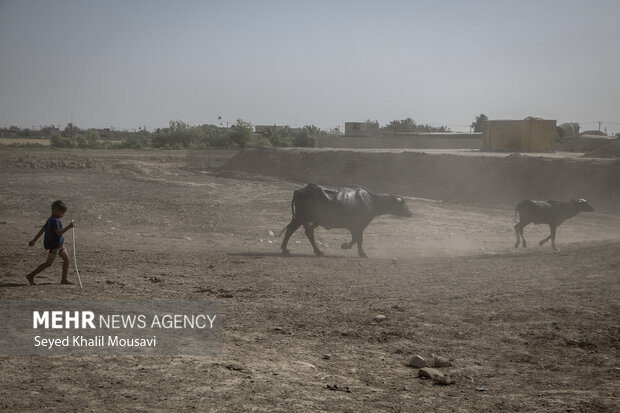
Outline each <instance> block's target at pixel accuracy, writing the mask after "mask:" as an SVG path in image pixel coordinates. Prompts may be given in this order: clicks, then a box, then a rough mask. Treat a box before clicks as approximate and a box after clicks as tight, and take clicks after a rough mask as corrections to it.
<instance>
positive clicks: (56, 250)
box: [48, 247, 65, 254]
mask: <svg viewBox="0 0 620 413" xmlns="http://www.w3.org/2000/svg"><path fill="white" fill-rule="evenodd" d="M64 249H65V247H60V248H52V249H50V250H48V251H49V252H50V254H58V252H60V251H62V250H64Z"/></svg>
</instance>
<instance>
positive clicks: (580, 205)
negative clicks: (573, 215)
mask: <svg viewBox="0 0 620 413" xmlns="http://www.w3.org/2000/svg"><path fill="white" fill-rule="evenodd" d="M572 201H573V205H575V206H576V207H577V209H578V210H579V212H592V211H594V208H592V206H591V205H590V204H588V201H586V200H585V199H580V200H579V201H575V200H574V199H573V200H572Z"/></svg>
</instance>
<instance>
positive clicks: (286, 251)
mask: <svg viewBox="0 0 620 413" xmlns="http://www.w3.org/2000/svg"><path fill="white" fill-rule="evenodd" d="M282 255H284V256H289V255H291V253H290V252H289V251H288V250H282Z"/></svg>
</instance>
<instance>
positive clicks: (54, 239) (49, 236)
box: [26, 201, 74, 285]
mask: <svg viewBox="0 0 620 413" xmlns="http://www.w3.org/2000/svg"><path fill="white" fill-rule="evenodd" d="M66 211H67V207H66V206H65V204H64V203H63V202H62V201H54V203H53V204H52V216H51V217H49V219H48V220H47V222H46V223H45V225H43V228H41V231H39V233H38V234H37V235H36V236H35V237H34V239H33V240H32V241H30V242H29V243H28V245H29V246H31V247H32V246H33V245H34V244H35V243H36V242H37V240H38V239H39V237H41V235H43V233H45V238H43V246H44V248H45V249H46V250H48V251H49V252H48V254H47V261H45V262H44V263H43V264H41V265H39V266H38V267H37V268H35V270H34V271H32V272H31V273H30V274H28V275H27V276H26V278H27V279H28V282H29V283H30V285H34V277H35V275H37V274H38V273H40V272H41V271H43V270H44V269H46V268H48V267H50V266H51V265H52V263H53V262H54V259H55V258H56V255H57V254H58V255H60V258H62V260H63V261H64V263H63V266H62V279H61V280H60V283H61V284H73V283H72V282H71V281H69V280H68V279H67V272H68V271H69V254H67V250H65V247H64V246H63V244H64V241H65V238H64V237H63V236H62V234H64V233H65V232H67V231H68V230H70V229H71V228H73V226H74V225H73V222H72V223H71V224H69V226H68V227H67V228H65V229H62V222H60V218H62V217H63V215H65V212H66Z"/></svg>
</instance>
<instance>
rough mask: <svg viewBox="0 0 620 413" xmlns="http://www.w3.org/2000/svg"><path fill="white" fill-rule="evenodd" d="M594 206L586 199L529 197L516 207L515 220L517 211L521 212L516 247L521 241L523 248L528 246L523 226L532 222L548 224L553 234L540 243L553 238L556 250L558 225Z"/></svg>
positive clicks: (516, 226)
mask: <svg viewBox="0 0 620 413" xmlns="http://www.w3.org/2000/svg"><path fill="white" fill-rule="evenodd" d="M592 211H594V208H592V207H591V206H590V204H588V201H586V200H585V199H580V200H579V201H575V200H571V201H569V202H564V201H534V200H532V199H528V200H527V201H523V202H521V203H520V204H519V205H517V208H516V209H515V221H516V219H517V213H518V214H519V222H518V223H517V224H516V225H515V233H516V234H517V243H516V244H515V248H518V247H519V243H521V242H523V248H526V247H527V242H526V241H525V238H524V237H523V228H525V226H527V225H528V224H530V223H534V224H536V225H538V224H547V225H549V228H550V230H551V234H549V236H548V237H547V238H544V239H542V240H541V241H540V242H539V243H538V245H543V244H544V243H545V242H547V241H549V240H551V248H553V249H554V250H555V251H559V250H560V249H559V248H558V247H556V246H555V231H556V229H557V227H559V226H560V224H561V223H562V222H564V221H566V220H567V219H568V218H571V217H574V216H575V215H577V214H578V213H580V212H592Z"/></svg>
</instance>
